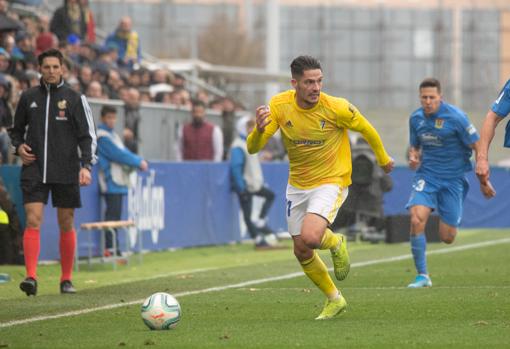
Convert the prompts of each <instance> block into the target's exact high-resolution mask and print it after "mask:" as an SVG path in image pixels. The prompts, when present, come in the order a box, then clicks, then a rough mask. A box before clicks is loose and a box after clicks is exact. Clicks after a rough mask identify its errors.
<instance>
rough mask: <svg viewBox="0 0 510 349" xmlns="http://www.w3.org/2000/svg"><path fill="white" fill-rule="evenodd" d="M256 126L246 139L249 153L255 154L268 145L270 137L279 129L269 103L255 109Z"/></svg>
mask: <svg viewBox="0 0 510 349" xmlns="http://www.w3.org/2000/svg"><path fill="white" fill-rule="evenodd" d="M255 124H256V125H255V128H254V129H253V131H252V132H251V133H250V134H249V135H248V138H247V139H246V147H247V150H248V153H250V154H255V153H257V152H259V151H260V150H261V149H262V148H264V146H265V145H266V143H267V141H268V139H269V138H270V137H271V136H272V135H273V134H274V133H275V132H276V130H277V129H278V124H277V123H276V121H275V120H274V119H273V118H272V117H271V111H270V110H269V107H268V106H267V105H261V106H260V107H258V108H257V109H256V110H255Z"/></svg>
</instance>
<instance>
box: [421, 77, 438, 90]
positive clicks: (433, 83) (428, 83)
mask: <svg viewBox="0 0 510 349" xmlns="http://www.w3.org/2000/svg"><path fill="white" fill-rule="evenodd" d="M425 87H435V88H437V92H439V93H441V83H440V82H439V80H437V79H435V78H426V79H425V80H423V81H422V82H421V84H420V88H419V90H420V91H421V89H422V88H425Z"/></svg>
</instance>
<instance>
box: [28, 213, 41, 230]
mask: <svg viewBox="0 0 510 349" xmlns="http://www.w3.org/2000/svg"><path fill="white" fill-rule="evenodd" d="M41 224H42V215H39V214H36V213H31V214H27V228H34V229H38V228H40V227H41Z"/></svg>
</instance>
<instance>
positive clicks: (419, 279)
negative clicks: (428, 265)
mask: <svg viewBox="0 0 510 349" xmlns="http://www.w3.org/2000/svg"><path fill="white" fill-rule="evenodd" d="M407 287H409V288H421V287H432V280H430V278H429V276H428V275H424V274H418V275H416V278H415V279H414V282H412V283H410V284H409V285H407Z"/></svg>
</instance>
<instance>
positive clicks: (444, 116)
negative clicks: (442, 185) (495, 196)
mask: <svg viewBox="0 0 510 349" xmlns="http://www.w3.org/2000/svg"><path fill="white" fill-rule="evenodd" d="M409 133H410V143H411V146H413V147H415V148H421V151H422V157H421V164H420V167H419V168H418V171H417V173H418V174H423V175H431V176H434V177H437V178H456V177H461V176H463V175H464V173H465V172H468V171H470V170H471V169H472V165H471V162H470V160H469V159H470V157H471V154H472V150H471V147H470V145H472V144H473V143H475V142H476V141H477V140H478V139H480V136H479V135H478V132H477V131H476V128H475V126H473V124H472V123H471V122H470V121H469V119H468V117H467V115H466V114H465V113H464V112H463V111H462V110H460V109H459V108H457V107H455V106H453V105H451V104H448V103H444V102H441V105H440V107H439V110H438V111H437V113H434V114H431V115H429V116H425V114H424V112H423V108H419V109H418V110H416V111H415V112H414V113H413V114H411V118H410V120H409Z"/></svg>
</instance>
